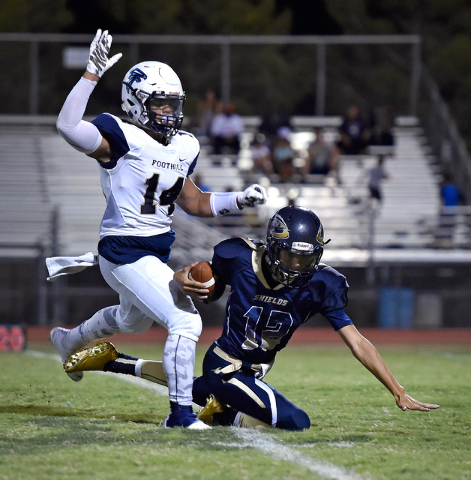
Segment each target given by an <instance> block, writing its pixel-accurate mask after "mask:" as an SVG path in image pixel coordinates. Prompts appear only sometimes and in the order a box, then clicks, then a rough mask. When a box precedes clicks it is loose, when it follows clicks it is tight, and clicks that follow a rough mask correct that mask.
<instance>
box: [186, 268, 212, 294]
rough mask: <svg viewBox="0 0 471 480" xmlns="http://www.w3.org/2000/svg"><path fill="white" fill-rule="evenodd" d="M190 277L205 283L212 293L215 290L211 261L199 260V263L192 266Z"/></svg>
mask: <svg viewBox="0 0 471 480" xmlns="http://www.w3.org/2000/svg"><path fill="white" fill-rule="evenodd" d="M188 278H189V279H190V280H194V281H196V282H201V283H204V284H205V287H206V288H207V289H208V290H209V292H210V294H211V292H212V291H213V290H214V284H215V280H214V277H213V270H212V268H211V265H210V264H209V262H199V263H198V264H197V265H195V266H194V267H192V268H191V270H190V271H189V273H188Z"/></svg>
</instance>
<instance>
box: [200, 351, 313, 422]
mask: <svg viewBox="0 0 471 480" xmlns="http://www.w3.org/2000/svg"><path fill="white" fill-rule="evenodd" d="M228 365H231V364H230V362H228V361H226V360H224V359H222V358H220V357H219V356H218V355H217V354H216V353H214V344H213V345H212V346H211V347H210V348H209V350H208V351H207V352H206V355H205V357H204V360H203V376H201V377H198V378H197V379H195V382H194V384H193V401H194V402H195V403H197V404H198V405H201V406H204V405H205V404H206V400H207V398H208V397H209V395H210V394H211V393H212V394H213V395H214V396H215V397H216V398H217V399H218V400H219V401H220V402H221V403H224V404H227V405H230V406H231V407H232V408H233V409H235V410H237V411H240V412H242V413H246V414H247V415H250V416H252V417H254V418H256V419H257V420H260V421H262V422H264V423H267V424H269V425H272V426H273V427H276V428H283V429H286V430H304V429H307V428H309V427H310V426H311V422H310V420H309V417H308V415H307V413H306V412H304V410H301V409H300V408H299V407H297V406H296V405H295V404H294V403H292V402H290V401H289V400H288V399H287V398H286V397H285V396H283V395H282V394H281V393H280V392H278V391H277V390H275V389H274V388H273V387H271V386H270V385H268V384H267V383H265V382H263V381H261V380H258V379H256V378H255V376H254V375H255V372H254V371H253V370H251V369H250V368H245V367H242V368H241V369H240V370H237V371H236V372H231V373H227V374H224V373H222V372H219V373H216V371H217V370H218V369H223V368H225V367H227V366H228Z"/></svg>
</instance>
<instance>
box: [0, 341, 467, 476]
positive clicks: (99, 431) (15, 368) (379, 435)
mask: <svg viewBox="0 0 471 480" xmlns="http://www.w3.org/2000/svg"><path fill="white" fill-rule="evenodd" d="M116 345H117V347H118V349H119V350H121V351H124V352H125V353H130V354H132V355H136V356H143V357H146V358H155V359H158V358H159V355H160V352H157V351H156V349H154V348H150V347H147V346H146V347H140V346H137V345H122V344H120V343H119V341H117V342H116ZM379 350H380V352H381V354H382V355H383V357H384V358H385V360H386V362H387V364H388V365H389V367H390V368H391V370H392V371H393V373H394V374H395V376H396V378H397V379H398V380H399V381H400V382H401V383H402V384H403V385H404V386H406V388H407V390H408V392H409V393H410V394H411V395H412V396H413V397H415V398H417V399H419V400H422V401H426V402H432V403H440V404H441V408H440V409H439V410H436V411H431V412H428V413H421V412H411V411H408V412H402V411H401V410H399V409H398V408H397V407H396V406H395V402H394V400H393V398H392V396H391V395H390V394H389V392H388V391H387V390H386V389H385V388H384V387H383V386H382V385H381V384H380V383H379V382H378V381H377V380H376V379H375V378H374V377H373V376H372V375H371V374H370V373H369V372H367V371H366V370H365V369H364V368H363V367H362V365H361V364H360V363H359V362H358V361H357V360H355V359H354V358H353V356H352V355H351V354H350V352H349V351H348V349H347V348H346V347H344V348H339V347H332V348H328V347H322V348H319V347H317V346H312V347H310V348H309V347H302V348H301V347H291V348H288V349H286V350H285V351H283V352H281V354H280V355H279V356H278V358H277V362H276V365H275V367H274V369H273V370H272V372H270V374H269V375H268V377H267V379H266V380H267V381H268V382H269V383H271V384H272V385H273V386H275V387H276V388H277V389H279V390H280V391H282V392H283V393H285V394H286V395H287V396H288V398H290V399H291V400H293V401H294V402H295V403H296V404H298V405H300V406H301V407H302V408H304V409H305V410H306V411H307V413H308V414H309V416H310V417H311V421H312V427H311V429H310V430H308V431H304V432H295V433H294V432H284V431H280V430H272V429H265V430H243V429H236V428H222V427H218V428H214V429H212V430H209V431H204V432H196V431H187V430H182V429H173V430H172V429H163V428H162V427H161V424H162V422H163V420H164V419H165V417H166V415H167V412H168V400H167V397H166V396H165V395H164V394H162V393H159V392H156V391H154V390H150V389H147V388H144V387H143V386H140V385H136V384H132V383H129V382H126V381H124V380H123V378H131V377H120V376H117V375H113V374H97V373H91V372H90V373H86V374H85V375H86V377H85V378H84V380H83V381H82V382H80V383H74V382H72V381H71V380H70V379H69V378H68V377H67V376H66V375H65V373H63V371H62V367H61V365H60V363H59V362H58V361H56V360H55V359H54V357H53V355H52V354H53V353H54V352H53V350H52V349H50V348H47V347H44V346H42V347H41V346H38V347H37V348H35V346H34V345H30V347H29V351H28V352H27V353H24V354H8V353H3V354H0V361H1V366H2V368H1V377H0V379H1V382H0V479H8V480H22V479H25V480H26V479H28V480H31V479H34V480H43V479H44V480H55V479H74V480H75V479H83V478H87V479H100V480H101V479H110V480H111V479H113V480H121V479H125V480H132V479H143V480H146V479H152V480H155V479H175V480H179V479H218V480H221V479H224V480H226V479H250V480H251V479H271V480H274V479H306V478H328V479H331V478H332V479H339V480H353V479H355V480H356V479H376V480H377V479H388V480H393V479H401V480H403V479H411V480H421V479H423V480H430V479H433V480H435V479H449V480H456V479H471V431H470V427H471V399H470V398H471V395H470V392H471V350H470V348H469V347H431V346H416V347H414V348H400V347H381V348H379ZM38 351H39V353H36V354H35V353H34V352H38ZM204 351H205V348H204V346H203V345H200V346H199V347H198V354H199V359H198V368H197V373H199V371H200V368H199V365H200V363H201V361H200V360H201V355H202V354H203V353H204ZM32 355H35V356H32ZM149 385H153V384H149Z"/></svg>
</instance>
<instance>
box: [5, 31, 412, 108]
mask: <svg viewBox="0 0 471 480" xmlns="http://www.w3.org/2000/svg"><path fill="white" fill-rule="evenodd" d="M92 38H93V35H91V34H41V33H0V45H3V50H7V47H9V46H10V45H12V44H24V43H26V44H27V45H28V50H29V60H28V61H29V72H30V75H29V92H28V97H29V101H28V103H29V112H28V113H29V114H33V115H34V114H41V113H43V112H41V108H40V96H41V82H42V77H43V76H44V72H41V68H44V67H43V66H41V47H42V46H43V45H46V44H56V45H59V46H62V47H68V46H71V45H80V46H84V47H85V46H87V45H88V44H89V43H90V41H91V40H92ZM113 44H114V47H113V48H115V47H116V48H121V47H122V46H125V48H126V50H127V52H128V55H127V57H128V58H127V62H128V63H129V64H130V65H133V64H135V63H137V62H139V61H142V58H140V57H141V51H142V49H143V47H144V46H149V45H151V46H156V45H158V46H162V45H179V46H181V45H190V46H199V47H203V46H208V45H209V46H214V47H217V48H219V57H220V59H219V77H220V80H219V83H220V92H221V98H222V100H223V101H224V102H228V101H229V100H231V99H233V94H234V87H233V77H234V69H233V57H234V53H233V51H234V48H235V47H238V46H251V47H252V46H253V47H258V48H259V47H264V46H282V47H284V46H313V47H315V49H316V56H315V58H314V56H313V57H312V60H311V59H310V58H306V71H305V74H306V76H309V77H310V78H312V92H313V93H314V97H315V100H314V111H313V113H315V114H316V115H324V114H325V113H326V97H327V92H328V89H329V82H328V78H327V66H328V61H329V58H330V53H329V51H328V47H329V48H330V47H332V46H342V45H343V46H346V45H348V46H352V45H368V46H371V45H387V46H393V45H405V46H407V47H408V48H410V51H411V55H410V59H409V60H407V59H406V58H405V57H403V58H402V63H407V62H409V65H410V67H409V71H410V81H409V107H408V111H404V112H403V113H405V114H409V115H415V114H416V111H417V104H418V98H419V83H420V72H421V64H420V56H421V37H420V36H419V35H341V36H310V35H303V36H295V35H294V36H293V35H291V36H287V35H184V36H177V35H114V36H113ZM17 60H18V61H24V59H21V58H20V59H17ZM52 66H53V65H52ZM52 66H51V65H50V64H49V65H48V66H47V68H52ZM84 67H85V64H84ZM359 67H360V68H362V66H359ZM60 68H62V67H61V66H60ZM193 73H194V74H201V72H200V71H195V72H193ZM57 74H58V72H54V71H52V72H51V75H57Z"/></svg>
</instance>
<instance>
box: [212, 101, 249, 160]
mask: <svg viewBox="0 0 471 480" xmlns="http://www.w3.org/2000/svg"><path fill="white" fill-rule="evenodd" d="M243 131H244V122H243V121H242V117H241V116H240V115H239V114H237V113H236V111H235V106H234V104H233V103H228V104H226V105H224V107H223V111H222V113H219V114H217V115H216V116H215V117H214V119H213V122H212V124H211V137H212V142H213V152H214V153H215V154H217V155H220V154H221V153H228V154H237V153H239V150H240V135H241V133H242V132H243Z"/></svg>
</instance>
